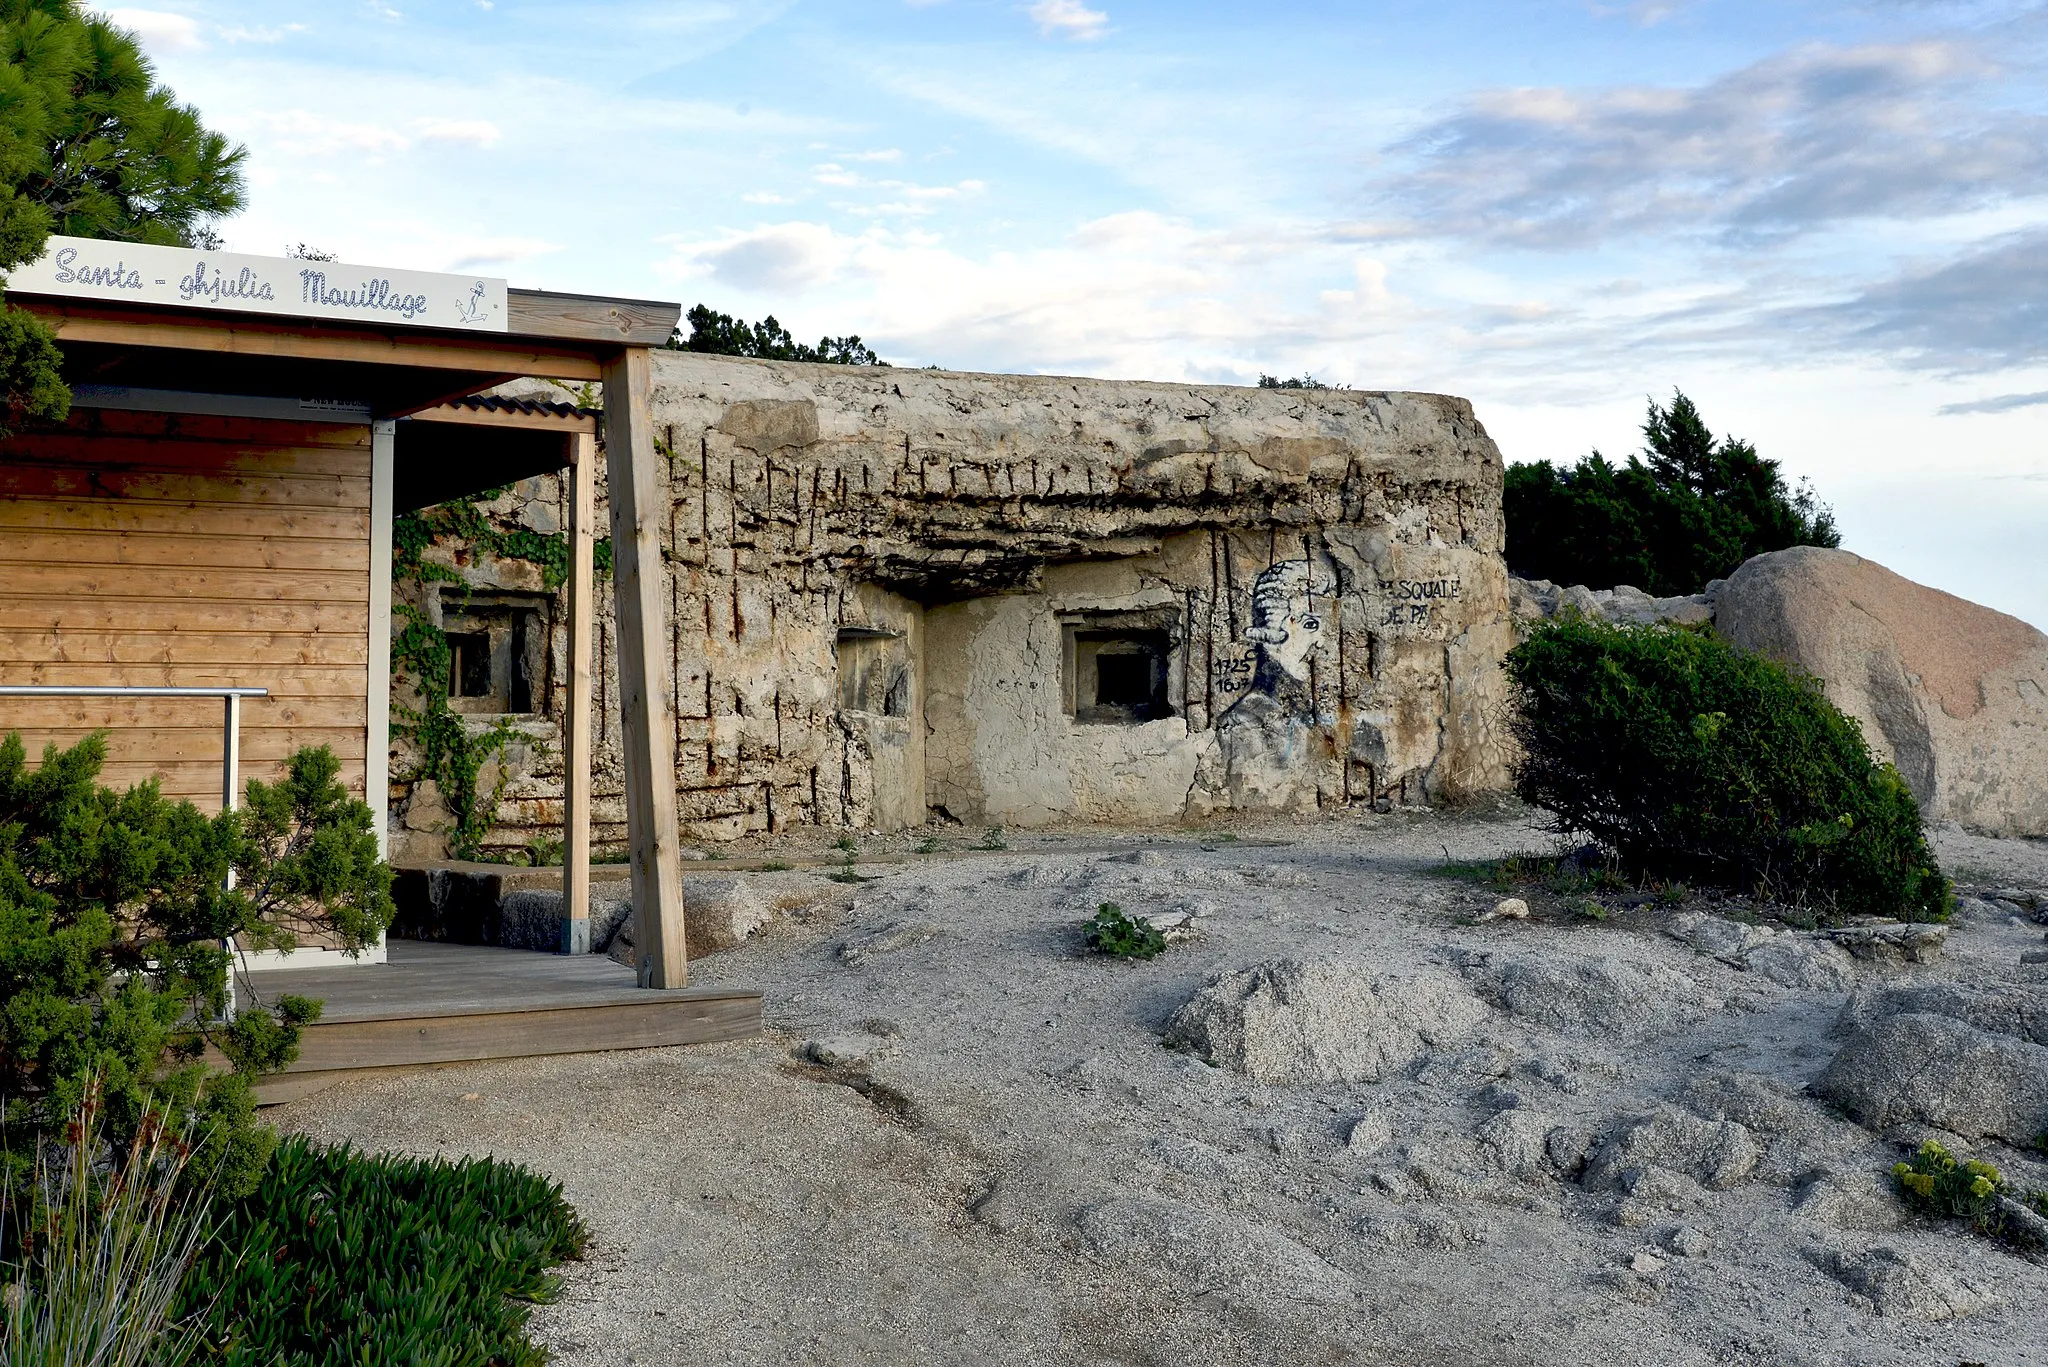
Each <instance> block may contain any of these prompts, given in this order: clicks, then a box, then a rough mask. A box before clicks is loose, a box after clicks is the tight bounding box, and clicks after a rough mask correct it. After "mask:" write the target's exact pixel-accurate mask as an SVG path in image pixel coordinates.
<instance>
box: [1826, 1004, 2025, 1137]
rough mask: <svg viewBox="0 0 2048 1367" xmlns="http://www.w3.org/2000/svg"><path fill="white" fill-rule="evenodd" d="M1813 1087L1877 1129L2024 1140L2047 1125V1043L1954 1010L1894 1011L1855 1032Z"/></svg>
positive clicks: (1864, 1122)
mask: <svg viewBox="0 0 2048 1367" xmlns="http://www.w3.org/2000/svg"><path fill="white" fill-rule="evenodd" d="M1813 1090H1814V1093H1815V1095H1817V1096H1821V1097H1824V1098H1826V1099H1827V1100H1829V1101H1832V1102H1834V1103H1835V1104H1836V1105H1838V1106H1840V1107H1841V1108H1842V1109H1843V1110H1845V1111H1847V1112H1848V1113H1849V1114H1850V1115H1852V1116H1854V1117H1855V1118H1856V1119H1857V1120H1859V1121H1861V1122H1862V1123H1863V1124H1864V1125H1867V1126H1869V1127H1870V1128H1871V1129H1875V1130H1884V1129H1888V1128H1890V1127H1892V1126H1895V1125H1904V1124H1911V1123H1914V1122H1918V1123H1922V1124H1927V1125H1936V1126H1939V1127H1941V1128H1942V1129H1945V1130H1949V1131H1951V1132H1953V1133H1955V1134H1958V1135H1961V1136H1963V1137H1964V1138H1966V1139H1981V1138H1984V1137H1986V1136H1992V1137H1996V1138H2000V1139H2004V1140H2006V1141H2008V1142H2009V1143H2013V1144H2026V1143H2029V1142H2031V1141H2032V1140H2033V1138H2034V1137H2035V1136H2036V1135H2038V1134H2040V1133H2041V1132H2042V1130H2043V1129H2048V1048H2043V1047H2042V1046H2040V1045H2038V1044H2031V1043H2028V1042H2026V1041H2024V1040H2020V1039H2015V1038H2013V1037H2012V1036H2010V1035H2000V1034H1993V1033H1991V1032H1989V1031H1985V1030H1979V1029H1977V1028H1976V1027H1975V1026H1973V1025H1969V1024H1966V1023H1965V1022H1963V1021H1959V1020H1956V1019H1954V1018H1953V1017H1950V1016H1937V1015H1925V1014H1907V1015H1898V1016H1890V1017H1887V1018H1885V1019H1883V1020H1880V1021H1878V1022H1877V1024H1875V1025H1873V1026H1871V1027H1870V1028H1869V1029H1867V1030H1862V1031H1858V1032H1857V1033H1856V1034H1855V1035H1853V1036H1851V1038H1850V1039H1849V1041H1848V1042H1847V1043H1846V1044H1844V1045H1843V1046H1842V1049H1841V1051H1840V1052H1839V1053H1837V1054H1836V1055H1835V1059H1834V1062H1832V1063H1830V1064H1829V1065H1828V1068H1827V1071H1826V1072H1825V1073H1823V1074H1821V1076H1820V1079H1819V1080H1818V1081H1817V1082H1815V1083H1814V1085H1813Z"/></svg>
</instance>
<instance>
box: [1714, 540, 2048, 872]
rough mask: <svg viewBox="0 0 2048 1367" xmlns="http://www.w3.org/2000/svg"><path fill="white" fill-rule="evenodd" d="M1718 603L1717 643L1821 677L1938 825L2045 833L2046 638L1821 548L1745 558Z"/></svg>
mask: <svg viewBox="0 0 2048 1367" xmlns="http://www.w3.org/2000/svg"><path fill="white" fill-rule="evenodd" d="M1714 607H1715V616H1714V626H1715V630H1717V631H1718V632H1720V634H1721V635H1722V636H1724V637H1726V638H1727V639H1728V640H1730V641H1732V642H1734V643H1735V644H1736V645H1739V646H1742V647H1744V648H1746V649H1749V650H1757V651H1761V652H1763V653H1764V654H1767V655H1770V656H1773V657H1774V658H1777V659H1780V660H1784V661H1786V662H1788V663H1791V664H1794V665H1797V666H1799V667H1800V668H1802V669H1804V670H1806V671H1807V672H1808V673H1810V674H1812V675H1813V676H1814V677H1816V678H1818V679H1820V680H1822V681H1823V684H1824V686H1825V687H1826V689H1827V693H1828V697H1829V699H1830V700H1831V701H1832V702H1833V703H1834V704H1835V705H1836V706H1837V707H1839V708H1841V709H1842V710H1843V711H1844V712H1847V713H1848V714H1849V715H1850V716H1852V717H1854V718H1855V719H1856V720H1857V721H1858V722H1859V723H1861V725H1862V728H1863V733H1864V735H1865V736H1867V737H1869V738H1870V742H1871V748H1872V749H1873V750H1875V751H1877V752H1878V754H1879V756H1880V757H1881V758H1884V759H1887V760H1890V761H1891V762H1892V764H1893V765H1894V766H1896V768H1897V769H1898V771H1899V773H1900V775H1901V776H1902V777H1903V778H1904V779H1905V781H1906V783H1907V785H1908V786H1909V787H1911V788H1912V790H1913V795H1914V797H1916V798H1917V799H1919V802H1920V809H1921V811H1922V812H1924V813H1925V814H1926V815H1927V818H1928V819H1929V820H1930V821H1954V822H1959V823H1962V824H1963V825H1965V826H1968V827H1970V828H1973V829H1978V830H1984V831H1988V832H1990V833H1993V834H1998V835H2043V834H2048V705H2044V701H2043V694H2042V687H2043V685H2044V683H2048V636H2043V635H2042V633H2041V632H2040V631H2038V630H2036V629H2035V628H2033V627H2031V626H2029V625H2028V624H2027V623H2025V622H2022V621H2020V620H2019V619H2018V618H2015V617H2009V616H2007V615H2006V614H2004V613H2001V612H1995V611H1993V610H1992V609H1990V608H1987V607H1984V606H1982V605H1980V604H1977V603H1972V602H1969V601H1967V600H1965V599H1961V598H1957V597H1955V596H1953V595H1951V594H1946V593H1942V592H1940V591H1939V590H1936V589H1932V588H1928V587H1927V586H1925V585H1922V584H1916V583H1914V582H1913V581H1912V580H1910V579H1906V578H1903V577H1901V576H1899V575H1896V574H1894V573H1892V572H1891V571H1890V570H1888V569H1886V568H1884V566H1882V565H1879V564H1876V563H1874V562H1872V561H1869V560H1865V559H1862V558H1861V557H1859V556H1856V555H1852V554H1850V553H1849V552H1848V551H1842V550H1830V549H1826V548H1823V547H1819V546H1800V547H1795V548H1793V549H1791V550H1784V551H1774V552H1772V553H1770V554H1768V555H1759V556H1756V557H1754V558H1752V559H1750V560H1748V561H1746V562H1744V564H1743V565H1742V566H1741V567H1740V568H1739V569H1737V570H1736V571H1735V572H1734V573H1733V574H1731V575H1730V576H1729V577H1728V582H1727V583H1726V584H1725V585H1723V586H1722V588H1721V590H1720V592H1719V593H1718V594H1717V595H1716V596H1715V605H1714Z"/></svg>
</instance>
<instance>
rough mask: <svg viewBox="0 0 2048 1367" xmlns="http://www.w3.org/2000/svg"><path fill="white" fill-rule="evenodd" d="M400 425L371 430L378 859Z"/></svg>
mask: <svg viewBox="0 0 2048 1367" xmlns="http://www.w3.org/2000/svg"><path fill="white" fill-rule="evenodd" d="M397 453H398V424H397V423H396V422H393V421H392V420H391V419H389V418H379V419H377V420H376V421H375V422H373V423H371V424H370V692H369V703H370V708H369V720H368V723H367V724H366V725H365V727H364V729H363V801H365V802H367V803H369V804H370V817H371V819H372V820H373V821H375V822H376V824H377V857H378V858H379V859H388V858H390V857H391V517H392V507H393V495H394V491H395V489H396V485H397V476H396V474H395V473H394V471H395V468H396V460H397Z"/></svg>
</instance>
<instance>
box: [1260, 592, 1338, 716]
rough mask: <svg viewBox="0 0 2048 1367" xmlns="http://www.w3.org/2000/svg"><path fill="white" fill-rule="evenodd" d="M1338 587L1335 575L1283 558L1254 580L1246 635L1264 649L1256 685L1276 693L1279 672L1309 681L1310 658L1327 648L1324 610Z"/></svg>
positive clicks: (1280, 674)
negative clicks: (1333, 577)
mask: <svg viewBox="0 0 2048 1367" xmlns="http://www.w3.org/2000/svg"><path fill="white" fill-rule="evenodd" d="M1336 591H1337V585H1336V583H1335V582H1334V581H1333V580H1332V579H1331V578H1330V576H1329V575H1328V574H1326V573H1323V572H1322V571H1320V570H1318V569H1317V568H1316V567H1315V566H1313V565H1312V564H1310V563H1309V562H1308V561H1306V560H1282V561H1280V562H1279V563H1278V564H1276V565H1273V566H1271V567H1270V568H1268V569H1266V570H1264V571H1262V572H1261V573H1260V575H1259V577H1258V578H1257V579H1256V580H1254V581H1253V582H1252V624H1251V625H1250V626H1249V627H1246V628H1245V633H1244V638H1245V639H1246V640H1247V641H1250V642H1251V643H1252V644H1253V645H1255V646H1257V647H1258V651H1259V668H1258V672H1257V675H1256V676H1255V677H1254V681H1253V687H1254V688H1263V689H1264V690H1265V691H1267V692H1271V691H1272V690H1273V689H1274V688H1275V687H1276V686H1277V685H1278V684H1279V681H1280V680H1279V677H1278V676H1285V677H1286V678H1288V679H1292V680H1294V681H1295V682H1296V683H1306V682H1308V662H1309V657H1310V656H1311V655H1314V654H1315V653H1316V652H1317V651H1318V650H1320V649H1322V645H1323V633H1324V612H1325V610H1326V609H1327V608H1328V607H1329V606H1330V604H1331V599H1332V596H1333V595H1334V594H1335V593H1336Z"/></svg>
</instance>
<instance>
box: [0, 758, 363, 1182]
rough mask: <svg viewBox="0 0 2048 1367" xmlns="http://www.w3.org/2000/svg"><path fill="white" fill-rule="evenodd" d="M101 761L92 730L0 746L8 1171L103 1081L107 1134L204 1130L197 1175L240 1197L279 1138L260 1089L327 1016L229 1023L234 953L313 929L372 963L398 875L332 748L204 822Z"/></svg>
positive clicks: (248, 1016) (281, 1007)
mask: <svg viewBox="0 0 2048 1367" xmlns="http://www.w3.org/2000/svg"><path fill="white" fill-rule="evenodd" d="M105 758H106V744H105V741H104V739H103V738H102V737H101V736H98V735H95V736H91V737H88V738H87V739H86V740H84V741H81V742H80V743H79V744H78V745H76V746H74V747H72V748H71V749H69V750H64V751H59V750H58V749H57V748H56V747H55V746H51V747H49V748H48V749H46V750H45V751H44V753H43V761H42V764H41V765H40V766H39V767H37V768H34V769H31V768H29V766H28V763H27V753H26V750H25V749H24V747H23V745H22V743H21V738H20V737H19V736H18V735H10V736H8V737H7V738H6V739H5V740H4V741H0V1168H5V1167H6V1166H7V1165H8V1164H10V1163H18V1162H20V1161H21V1160H22V1159H23V1158H25V1157H26V1156H27V1155H29V1154H32V1153H33V1152H34V1146H35V1144H36V1143H37V1141H38V1140H39V1139H40V1138H41V1137H42V1136H43V1135H45V1134H47V1133H49V1132H50V1130H51V1129H52V1128H53V1127H56V1126H60V1125H62V1124H64V1123H65V1122H66V1121H67V1120H68V1119H69V1118H70V1116H71V1115H72V1114H73V1113H74V1111H75V1110H76V1108H77V1105H78V1103H79V1101H80V1100H81V1098H82V1097H83V1095H84V1093H85V1088H86V1086H87V1085H88V1080H89V1079H93V1078H97V1079H98V1085H99V1087H100V1089H101V1092H102V1095H103V1097H104V1099H105V1104H106V1112H105V1114H106V1125H107V1134H108V1137H109V1138H110V1139H113V1140H114V1141H115V1142H117V1143H119V1142H123V1141H125V1139H126V1138H127V1137H128V1136H129V1135H132V1134H133V1133H134V1132H135V1130H136V1128H137V1127H139V1126H140V1125H141V1123H142V1121H143V1118H144V1116H145V1115H146V1114H148V1113H149V1112H150V1111H152V1110H155V1111H159V1112H162V1111H168V1112H170V1113H171V1114H172V1115H173V1116H174V1118H176V1119H177V1120H179V1121H186V1122H193V1123H195V1124H196V1125H197V1127H198V1129H199V1131H200V1133H201V1134H202V1135H203V1136H204V1143H205V1145H206V1150H205V1151H204V1152H203V1153H202V1158H203V1159H205V1160H206V1161H204V1162H203V1163H202V1165H201V1167H200V1169H199V1170H200V1171H202V1172H204V1173H205V1174H206V1175H207V1176H208V1177H211V1178H213V1179H214V1180H215V1181H216V1183H217V1184H218V1185H219V1186H220V1187H221V1189H222V1190H224V1191H225V1192H227V1193H228V1194H235V1193H237V1192H239V1191H243V1190H247V1189H248V1188H249V1187H250V1186H252V1185H253V1184H254V1183H255V1181H256V1179H257V1177H258V1176H259V1175H260V1174H261V1172H262V1167H263V1163H264V1162H265V1161H266V1159H267V1158H268V1155H269V1151H270V1144H271V1142H272V1141H271V1136H270V1135H269V1134H268V1132H267V1131H264V1130H262V1129H260V1128H259V1127H257V1126H256V1125H255V1124H254V1118H253V1117H254V1101H253V1098H252V1095H251V1093H250V1089H249V1082H250V1079H252V1078H254V1077H257V1076H260V1075H262V1074H264V1073H268V1072H274V1071H276V1070H277V1069H279V1068H282V1067H283V1066H285V1065H286V1064H287V1063H289V1062H290V1061H291V1060H292V1059H293V1058H294V1057H296V1055H297V1047H298V1032H299V1027H300V1026H301V1025H303V1024H305V1023H306V1022H307V1021H309V1020H311V1019H313V1018H314V1016H315V1015H316V1014H317V1012H318V1004H317V1003H315V1002H310V1001H307V1000H304V999H302V998H294V997H280V998H279V999H278V1000H277V1001H276V1002H275V1003H273V1004H272V1005H271V1006H270V1007H269V1008H268V1009H266V1008H263V1007H261V1006H251V1005H248V1004H243V1005H242V1009H240V1010H239V1011H238V1012H237V1013H235V1015H234V1017H233V1019H232V1020H231V1021H230V1020H226V1019H225V1016H226V1014H227V1013H226V1007H227V996H228V974H229V971H230V961H229V952H228V951H227V950H226V949H225V948H224V947H223V942H225V941H227V940H228V939H229V938H230V937H234V938H236V939H238V940H239V941H240V942H241V944H242V945H243V946H244V947H247V948H288V947H290V945H291V944H292V943H293V942H294V940H295V938H296V937H297V936H298V935H300V934H304V933H306V932H309V931H315V932H320V933H323V934H325V935H327V936H329V937H331V938H332V939H333V940H334V941H335V942H337V943H338V944H339V945H340V946H341V947H342V948H344V949H348V950H352V951H353V950H359V949H361V948H362V947H364V946H365V945H368V944H370V943H372V942H373V941H374V940H375V939H376V937H377V936H378V935H380V934H382V933H383V931H384V929H385V927H386V926H388V925H389V924H390V921H391V914H392V904H391V894H390V889H391V870H390V868H389V867H388V866H387V865H386V864H384V862H383V861H382V860H380V859H379V858H378V857H377V841H376V836H375V834H374V831H375V827H374V825H373V824H372V817H371V813H370V809H369V808H368V807H367V806H365V805H364V804H363V803H361V802H358V801H356V800H354V799H352V798H350V797H349V796H348V793H347V791H346V790H345V789H344V788H343V787H342V786H341V784H340V783H339V782H338V781H337V778H336V776H337V774H338V773H339V771H340V764H339V762H338V761H337V760H336V759H335V758H334V755H333V754H332V753H331V752H330V751H328V750H326V749H325V748H322V749H318V750H302V751H300V752H299V753H298V754H297V755H295V756H294V757H293V758H292V761H291V764H290V767H289V772H288V773H287V775H286V777H285V778H284V779H282V780H281V781H279V782H277V783H274V784H267V783H262V782H256V781H252V782H251V783H250V784H249V785H248V795H247V802H246V805H245V806H244V807H243V808H242V809H241V810H239V811H232V812H221V813H218V814H216V815H214V816H210V817H209V816H205V815H202V814H201V813H200V812H199V811H198V809H196V808H195V807H193V806H192V804H191V803H189V802H172V801H169V800H167V799H166V798H164V796H163V795H162V794H161V793H160V792H159V791H158V789H157V785H156V784H155V782H154V781H152V782H149V783H144V784H142V785H140V786H138V787H135V788H131V789H129V790H128V791H126V792H115V791H113V790H112V789H108V788H102V787H101V786H100V785H99V783H98V776H99V771H100V766H101V764H102V763H103V762H104V760H105ZM230 872H232V873H233V874H234V886H233V887H230V886H229V877H228V876H229V874H230ZM209 1046H210V1047H211V1048H212V1049H213V1050H214V1051H215V1052H216V1053H217V1054H218V1056H219V1057H220V1058H221V1059H224V1060H225V1061H226V1063H227V1065H228V1070H227V1071H222V1070H220V1069H218V1068H217V1067H215V1066H213V1065H211V1064H209V1063H208V1062H207V1061H206V1057H205V1055H206V1052H207V1049H208V1047H209Z"/></svg>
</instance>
